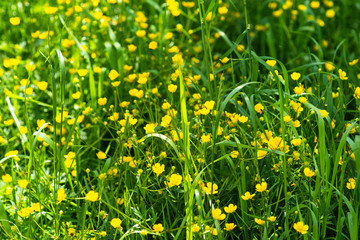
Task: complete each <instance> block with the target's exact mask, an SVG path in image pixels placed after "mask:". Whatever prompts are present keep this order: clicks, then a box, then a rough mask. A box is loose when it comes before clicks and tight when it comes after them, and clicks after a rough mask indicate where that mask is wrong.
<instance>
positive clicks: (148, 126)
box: [144, 123, 157, 134]
mask: <svg viewBox="0 0 360 240" xmlns="http://www.w3.org/2000/svg"><path fill="white" fill-rule="evenodd" d="M156 126H157V123H148V124H146V126H145V127H144V129H145V133H146V134H149V133H153V132H154V131H155V128H156Z"/></svg>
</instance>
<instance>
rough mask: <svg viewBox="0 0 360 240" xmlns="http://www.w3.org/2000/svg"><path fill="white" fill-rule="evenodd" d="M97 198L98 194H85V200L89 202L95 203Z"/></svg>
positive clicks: (92, 192) (91, 192)
mask: <svg viewBox="0 0 360 240" xmlns="http://www.w3.org/2000/svg"><path fill="white" fill-rule="evenodd" d="M98 198H99V193H98V192H95V191H92V190H91V191H90V192H88V193H87V194H86V196H85V199H86V200H88V201H91V202H95V201H97V200H98Z"/></svg>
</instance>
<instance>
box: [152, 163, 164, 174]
mask: <svg viewBox="0 0 360 240" xmlns="http://www.w3.org/2000/svg"><path fill="white" fill-rule="evenodd" d="M152 170H153V172H154V173H155V174H156V175H157V176H159V175H160V174H161V173H163V172H164V171H165V165H164V164H160V163H155V164H154V165H153V166H152Z"/></svg>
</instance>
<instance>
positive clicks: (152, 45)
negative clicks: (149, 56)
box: [149, 41, 158, 50]
mask: <svg viewBox="0 0 360 240" xmlns="http://www.w3.org/2000/svg"><path fill="white" fill-rule="evenodd" d="M157 47H158V43H157V42H155V41H151V42H150V43H149V48H150V49H152V50H155V49H157Z"/></svg>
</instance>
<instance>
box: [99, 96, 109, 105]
mask: <svg viewBox="0 0 360 240" xmlns="http://www.w3.org/2000/svg"><path fill="white" fill-rule="evenodd" d="M106 103H107V98H106V97H104V98H99V99H98V104H99V105H100V106H104V105H105V104H106Z"/></svg>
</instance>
